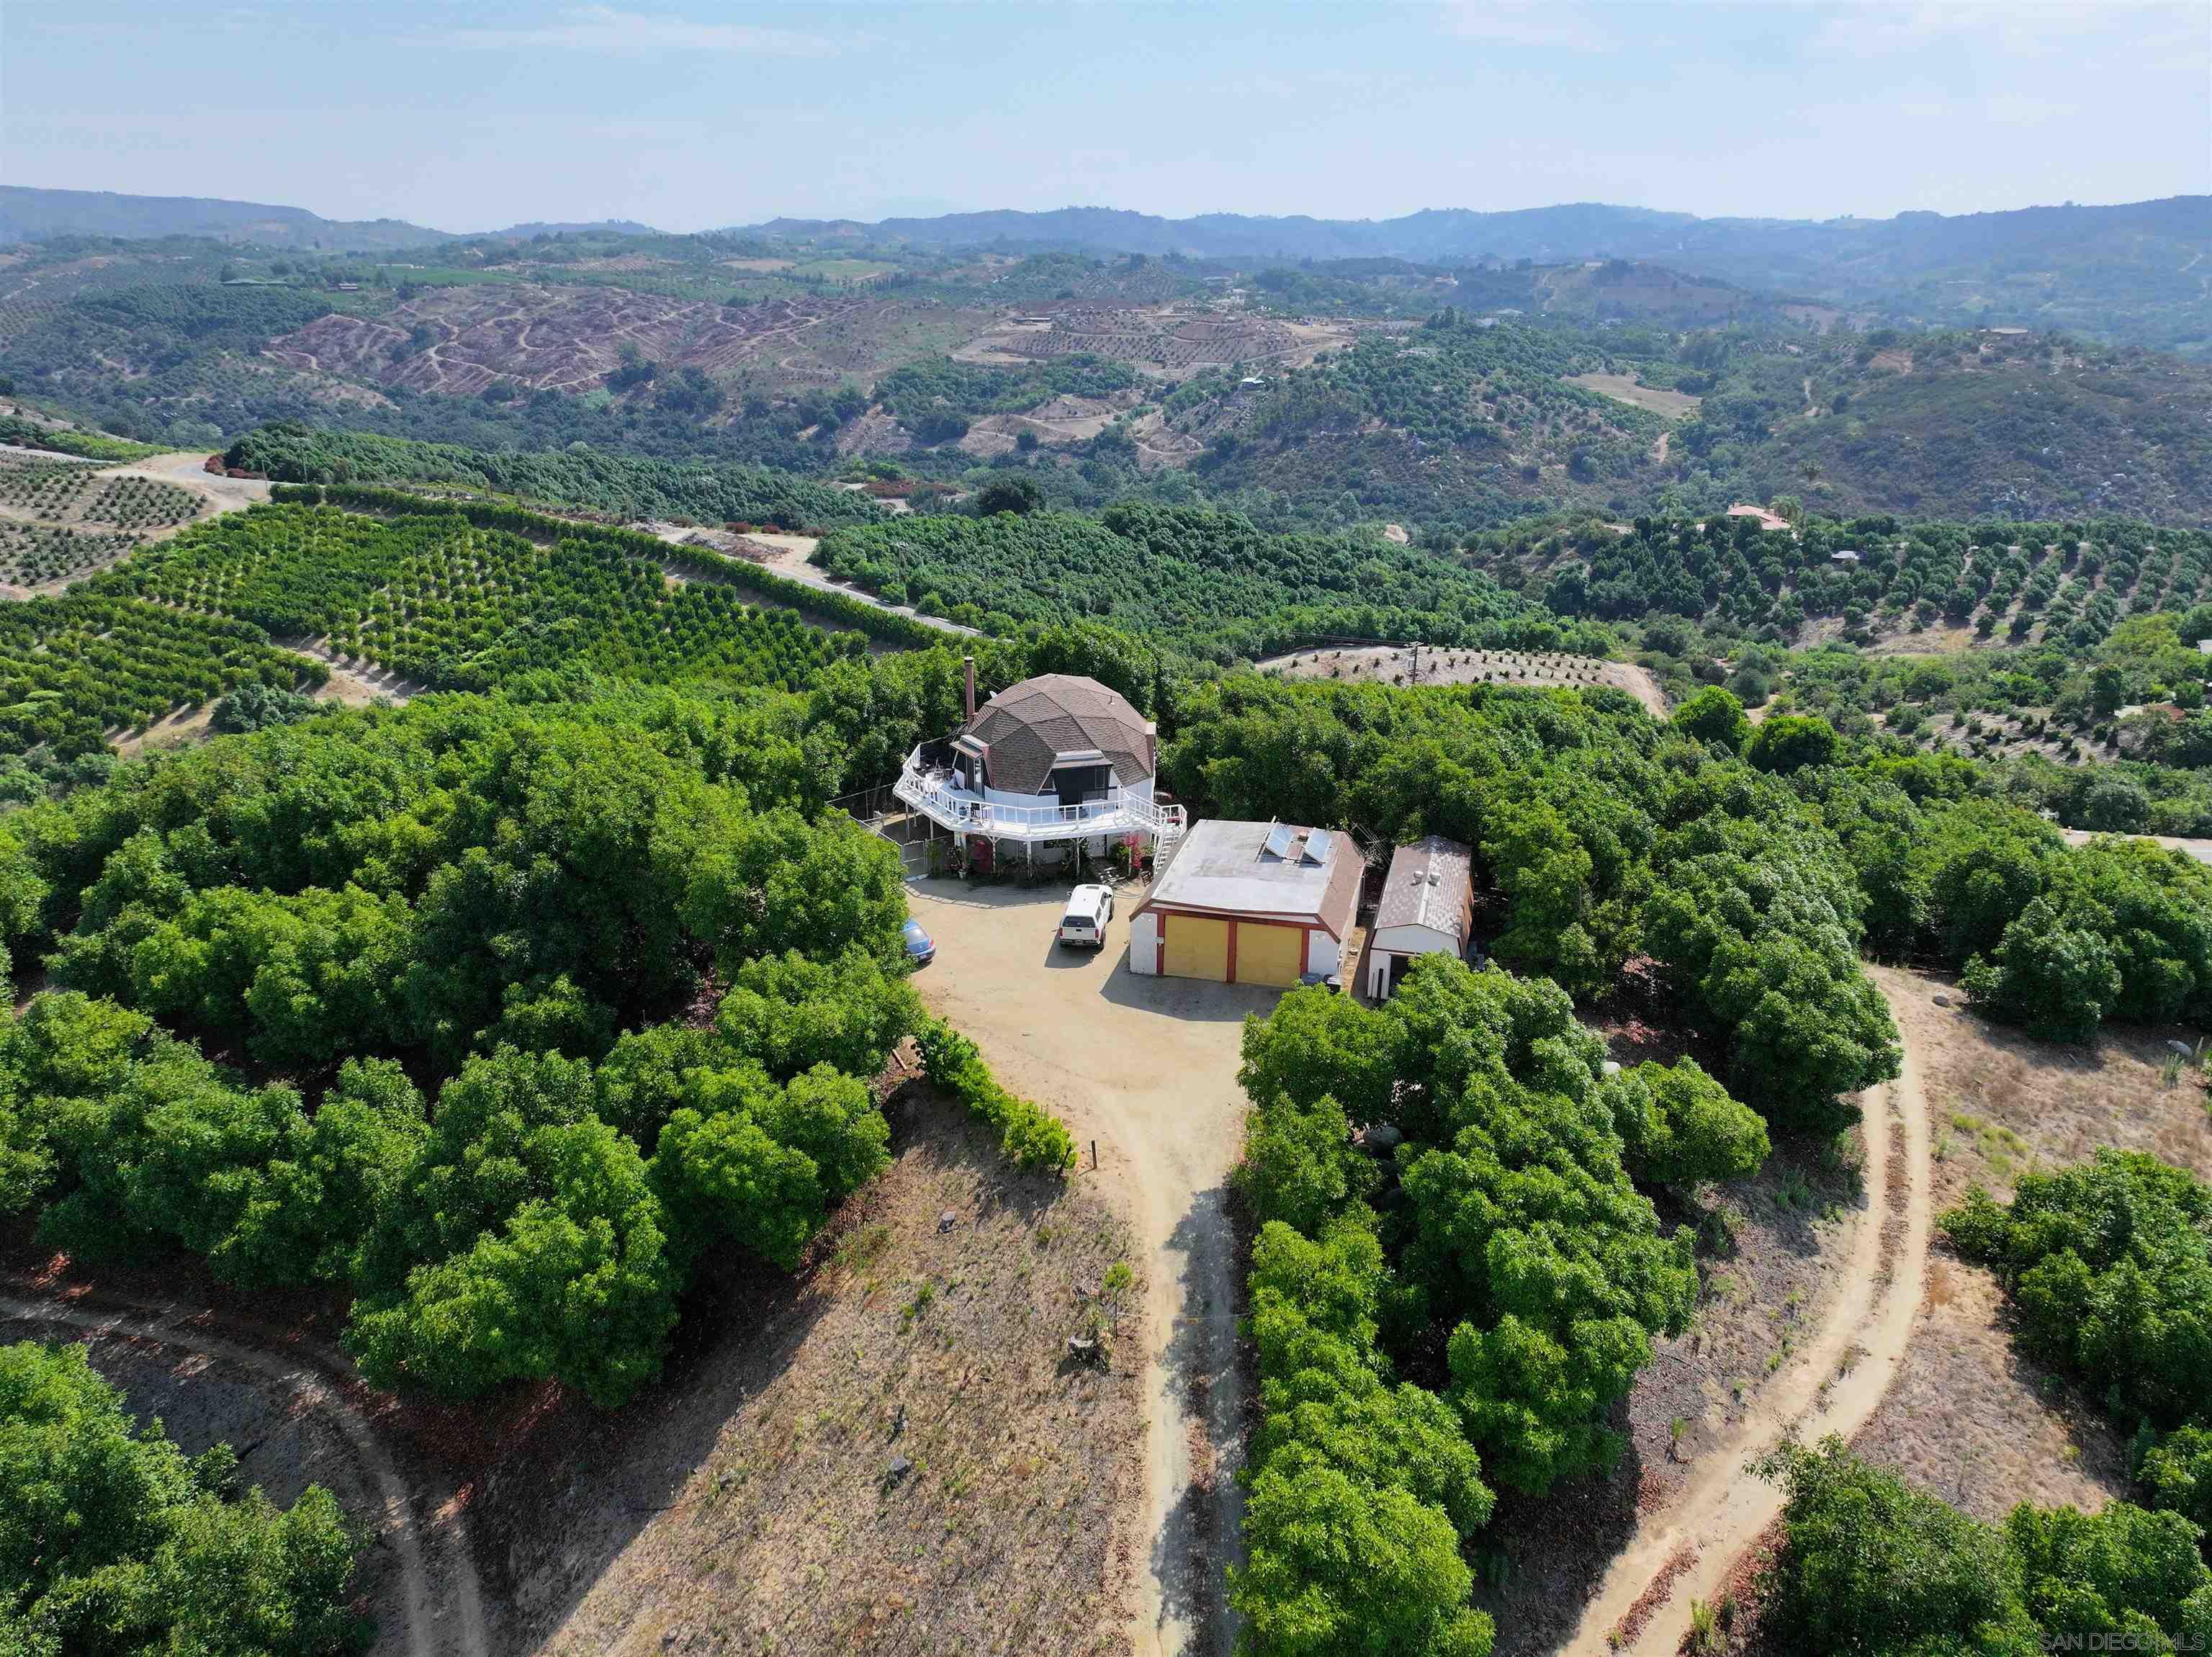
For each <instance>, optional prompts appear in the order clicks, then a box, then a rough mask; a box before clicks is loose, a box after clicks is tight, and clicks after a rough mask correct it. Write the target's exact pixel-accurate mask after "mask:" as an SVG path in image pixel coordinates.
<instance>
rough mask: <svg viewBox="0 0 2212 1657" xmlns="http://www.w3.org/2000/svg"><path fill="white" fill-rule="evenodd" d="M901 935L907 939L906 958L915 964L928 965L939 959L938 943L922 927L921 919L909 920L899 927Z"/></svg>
mask: <svg viewBox="0 0 2212 1657" xmlns="http://www.w3.org/2000/svg"><path fill="white" fill-rule="evenodd" d="M899 935H900V936H901V937H902V938H904V939H905V940H906V958H907V959H908V961H909V962H911V963H912V964H913V965H915V966H928V965H929V964H930V962H932V961H933V960H935V959H937V945H936V944H935V943H934V942H933V941H931V938H930V935H929V934H927V932H925V931H923V930H922V929H921V922H920V921H908V923H906V924H905V925H904V926H902V927H901V928H900V929H899Z"/></svg>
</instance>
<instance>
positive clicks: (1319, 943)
mask: <svg viewBox="0 0 2212 1657" xmlns="http://www.w3.org/2000/svg"><path fill="white" fill-rule="evenodd" d="M1342 959H1344V951H1343V946H1342V945H1340V944H1339V943H1338V942H1337V941H1336V940H1335V939H1334V938H1332V937H1330V936H1329V935H1328V933H1326V932H1324V931H1322V929H1320V928H1319V927H1315V928H1314V929H1312V930H1311V931H1310V932H1308V933H1307V934H1306V971H1307V972H1335V971H1336V966H1337V963H1338V962H1339V961H1340V960H1342Z"/></svg>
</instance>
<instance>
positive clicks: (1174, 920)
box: [1161, 915, 1229, 984]
mask: <svg viewBox="0 0 2212 1657" xmlns="http://www.w3.org/2000/svg"><path fill="white" fill-rule="evenodd" d="M1161 919H1163V920H1164V921H1165V922H1166V923H1167V929H1168V935H1167V959H1166V961H1165V963H1164V965H1163V966H1162V968H1161V970H1162V971H1163V972H1166V973H1167V974H1168V976H1169V977H1170V978H1212V980H1213V981H1214V982H1215V983H1216V984H1218V983H1220V982H1222V981H1223V980H1224V979H1225V978H1228V976H1229V923H1228V922H1226V921H1209V920H1205V919H1202V918H1201V917H1198V916H1195V915H1165V916H1162V917H1161Z"/></svg>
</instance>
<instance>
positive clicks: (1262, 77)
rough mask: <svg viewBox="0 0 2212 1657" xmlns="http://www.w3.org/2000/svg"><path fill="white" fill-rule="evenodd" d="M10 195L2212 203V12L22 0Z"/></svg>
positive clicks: (2, 32) (6, 16) (561, 208)
mask: <svg viewBox="0 0 2212 1657" xmlns="http://www.w3.org/2000/svg"><path fill="white" fill-rule="evenodd" d="M0 182H6V183H10V184H30V185H46V186H70V187H74V188H79V189H109V190H122V191H130V192H140V193H144V194H153V195H204V196H224V197H231V198H244V199H248V200H255V201H265V202H279V203H286V204H295V205H298V206H302V207H307V208H311V209H313V210H315V211H317V212H319V213H322V214H325V215H326V216H330V217H333V218H374V217H380V216H392V217H398V218H406V219H411V220H413V221H415V222H417V223H422V224H428V225H433V226H435V227H438V228H443V229H452V230H471V229H483V228H493V227H495V226H499V225H503V224H507V223H509V222H516V221H521V220H529V219H597V218H603V217H627V218H636V219H642V220H644V221H646V222H648V223H652V224H656V225H659V226H661V227H663V228H670V229H678V230H690V229H699V228H706V227H708V226H714V225H722V224H732V223H744V222H754V221H757V220H760V219H763V218H768V217H770V216H775V215H776V214H779V213H788V214H794V215H802V216H854V217H866V218H875V217H879V216H884V215H886V214H901V213H934V212H944V211H948V210H956V209H970V208H989V207H1022V208H1049V207H1059V206H1065V205H1068V204H1085V205H1103V206H1113V207H1132V208H1137V209H1140V210H1146V211H1149V212H1156V213H1165V214H1170V215H1174V216H1182V215H1186V214H1190V213H1199V212H1210V211H1237V212H1248V213H1300V212H1303V213H1312V214H1316V215H1319V216H1328V217H1345V218H1359V217H1371V218H1380V217H1386V216H1392V215H1395V214H1399V213H1404V212H1408V211H1411V210H1414V209H1416V208H1421V207H1473V208H1484V209H1495V208H1510V207H1534V206H1541V205H1545V204H1550V203H1554V202H1562V201H1606V202H1616V203H1626V204H1633V205H1638V206H1648V207H1663V208H1674V209H1683V210H1689V211H1692V212H1696V213H1703V214H1762V215H1771V216H1789V217H1801V216H1802V217H1826V216H1831V215H1835V214H1843V213H1859V214H1867V215H1875V216H1881V215H1887V214H1891V213H1894V212H1897V211H1899V210H1904V209H1908V208H1930V209H1934V210H1938V211H1942V212H1964V211H1972V210H1982V209H1993V208H2007V207H2020V206H2026V205H2028V204H2035V203H2052V202H2059V201H2066V200H2075V201H2081V202H2115V201H2133V200H2139V199H2142V198H2147V197H2153V196H2166V195H2174V194H2179V193H2185V192H2187V193H2197V192H2212V0H2190V3H2182V4H2167V5H2129V4H2122V3H2091V4H2053V3H2042V4H2039V3H2036V0H2008V3H1996V4H1966V5H1873V4H1835V5H1814V4H1802V5H1793V4H1782V3H1769V4H1760V5H1723V4H1707V3H1656V0H1654V3H1643V4H1631V5H1601V4H1592V5H1573V4H1549V5H1541V6H1534V5H1530V6H1524V5H1510V4H1495V3H1492V4H1485V3H1474V0H1469V3H1454V4H1443V5H1414V4H1391V3H1373V4H1367V5H1361V6H1357V7H1353V6H1335V5H1320V4H1295V3H1219V4H1212V5H1208V4H1203V3H1185V4H1173V5H1170V4H1154V5H1120V4H1105V3H1100V4H1085V5H1046V4H1016V3H967V4H951V3H916V4H908V5H900V6H884V5H871V4H843V3H836V0H817V3H804V4H802V3H793V4H787V5H781V6H736V5H714V4H709V3H703V0H689V3H686V0H616V3H609V4H603V5H600V4H574V5H572V4H562V3H552V0H549V3H522V0H477V3H472V4H467V5H443V4H435V3H423V0H374V3H353V0H300V3H292V4H285V5H258V4H246V5H234V6H228V7H226V6H224V5H222V4H221V3H219V0H202V3H195V0H100V3H85V0H6V3H5V4H4V5H0Z"/></svg>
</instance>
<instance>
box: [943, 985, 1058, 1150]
mask: <svg viewBox="0 0 2212 1657" xmlns="http://www.w3.org/2000/svg"><path fill="white" fill-rule="evenodd" d="M915 1041H916V1045H918V1046H919V1047H920V1048H921V1063H922V1069H924V1070H925V1071H926V1072H927V1075H928V1076H929V1080H930V1082H931V1084H932V1085H933V1086H934V1087H941V1088H943V1089H944V1090H945V1092H947V1093H951V1095H952V1096H953V1097H954V1098H955V1099H957V1100H959V1101H960V1102H961V1103H962V1104H963V1105H964V1106H967V1107H968V1108H969V1110H970V1111H971V1112H974V1113H975V1115H977V1116H980V1117H981V1118H983V1119H984V1120H985V1121H986V1122H988V1123H989V1124H991V1125H992V1126H993V1127H994V1128H996V1129H997V1130H999V1134H1000V1141H999V1148H1000V1153H1001V1154H1003V1155H1004V1156H1006V1158H1007V1160H1008V1161H1012V1162H1013V1163H1014V1164H1015V1165H1016V1166H1017V1167H1024V1168H1030V1169H1037V1170H1042V1169H1046V1168H1065V1167H1067V1166H1068V1165H1069V1164H1070V1163H1072V1162H1073V1161H1075V1136H1074V1135H1073V1134H1071V1133H1069V1132H1068V1130H1067V1124H1066V1123H1064V1122H1062V1121H1061V1120H1060V1118H1058V1117H1056V1116H1054V1115H1052V1114H1050V1113H1049V1112H1047V1111H1045V1110H1044V1109H1042V1107H1041V1106H1037V1105H1036V1104H1035V1103H1033V1102H1032V1101H1030V1100H1026V1099H1022V1098H1019V1097H1018V1096H1017V1095H1015V1094H1013V1093H1008V1092H1007V1091H1006V1089H1005V1088H1004V1087H1000V1085H999V1082H998V1079H997V1078H996V1077H995V1076H994V1075H992V1074H991V1070H990V1067H989V1066H988V1065H987V1064H985V1063H983V1056H982V1054H981V1052H980V1051H977V1049H976V1046H975V1043H974V1042H972V1041H970V1040H969V1039H968V1038H967V1037H965V1036H963V1035H962V1034H960V1033H959V1032H958V1031H957V1030H955V1029H953V1028H952V1026H950V1025H948V1024H945V1022H943V1021H942V1020H937V1019H926V1020H923V1021H922V1023H921V1027H920V1028H919V1029H918V1030H917V1031H916V1032H915Z"/></svg>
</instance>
